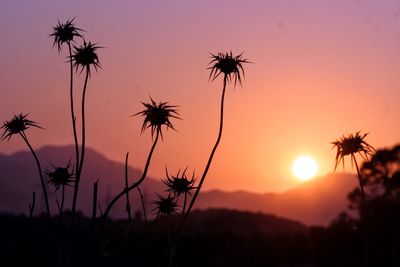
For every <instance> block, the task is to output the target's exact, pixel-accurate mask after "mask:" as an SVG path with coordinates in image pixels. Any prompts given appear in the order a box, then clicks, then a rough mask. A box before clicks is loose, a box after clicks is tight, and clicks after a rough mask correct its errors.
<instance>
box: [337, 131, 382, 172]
mask: <svg viewBox="0 0 400 267" xmlns="http://www.w3.org/2000/svg"><path fill="white" fill-rule="evenodd" d="M367 135H368V133H365V134H361V132H360V131H358V132H356V133H355V134H348V135H344V136H342V137H341V138H339V139H338V140H336V141H334V142H332V144H333V147H334V148H336V158H335V170H336V168H337V167H338V166H339V165H340V163H342V164H343V167H344V157H345V156H352V157H353V160H354V156H355V155H356V154H358V155H360V156H361V157H362V158H363V159H364V160H365V161H367V160H368V158H369V157H370V156H371V155H372V153H373V152H374V151H375V149H374V148H373V147H372V146H371V145H370V144H368V143H367V142H366V141H365V138H366V137H367Z"/></svg>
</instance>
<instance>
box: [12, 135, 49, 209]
mask: <svg viewBox="0 0 400 267" xmlns="http://www.w3.org/2000/svg"><path fill="white" fill-rule="evenodd" d="M19 134H20V136H21V137H22V139H24V141H25V143H26V145H27V146H28V147H29V149H30V151H31V152H32V155H33V157H34V158H35V162H36V165H37V168H38V172H39V177H40V182H41V185H42V190H43V195H44V201H45V204H46V212H47V216H48V217H50V216H51V214H50V206H49V198H48V195H47V189H46V184H45V183H44V179H43V173H42V167H41V166H40V161H39V158H38V157H37V155H36V153H35V150H33V148H32V146H31V144H30V143H29V140H28V137H27V136H26V135H25V133H24V132H19Z"/></svg>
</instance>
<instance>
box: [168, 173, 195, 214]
mask: <svg viewBox="0 0 400 267" xmlns="http://www.w3.org/2000/svg"><path fill="white" fill-rule="evenodd" d="M186 170H187V168H186V169H185V170H184V171H183V172H182V174H180V170H179V171H178V173H177V174H176V175H175V176H173V175H171V176H170V175H169V174H168V169H167V168H165V172H166V175H167V178H166V179H165V180H162V181H163V183H164V184H165V185H166V186H167V187H168V189H167V191H168V192H170V193H173V194H174V195H175V197H176V198H178V197H179V196H180V195H182V194H183V195H184V200H183V207H182V215H184V214H185V210H186V201H187V196H188V195H191V194H192V192H191V191H192V190H193V189H196V187H195V186H194V184H195V182H196V181H195V180H196V179H195V178H194V172H193V174H192V178H190V179H188V178H187V176H186Z"/></svg>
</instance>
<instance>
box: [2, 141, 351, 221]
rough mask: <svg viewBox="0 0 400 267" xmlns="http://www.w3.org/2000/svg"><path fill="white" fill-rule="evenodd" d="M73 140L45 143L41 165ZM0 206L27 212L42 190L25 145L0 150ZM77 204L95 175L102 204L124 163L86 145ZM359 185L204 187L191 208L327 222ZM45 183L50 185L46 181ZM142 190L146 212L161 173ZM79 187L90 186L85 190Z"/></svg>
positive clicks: (342, 179)
mask: <svg viewBox="0 0 400 267" xmlns="http://www.w3.org/2000/svg"><path fill="white" fill-rule="evenodd" d="M73 151H74V150H73V146H71V145H66V146H44V147H42V148H40V149H38V150H37V154H38V156H39V159H41V160H42V167H43V169H44V170H46V169H47V168H50V167H51V164H54V165H56V166H57V165H58V164H59V166H65V165H66V164H67V163H68V161H69V160H71V155H74V152H73ZM0 170H1V173H0V212H12V213H25V214H26V213H27V211H28V204H29V203H30V201H31V198H32V191H36V194H37V196H41V189H40V181H39V178H38V175H37V169H36V166H35V164H34V161H33V158H32V155H30V152H29V151H18V152H15V153H13V154H11V155H5V154H1V153H0ZM82 174H83V175H82V180H81V187H80V192H81V194H80V195H79V198H78V202H79V203H78V204H79V205H78V209H80V210H82V211H83V212H84V213H85V214H87V215H88V214H90V211H91V205H92V204H91V201H92V200H91V196H92V191H93V183H94V182H95V181H97V180H99V204H100V206H102V207H103V209H104V206H105V205H106V203H108V202H109V200H110V198H111V197H112V196H113V195H115V194H116V193H117V192H119V191H120V190H121V189H122V188H123V187H124V179H123V177H124V165H123V164H122V163H119V162H115V161H112V160H109V159H107V157H105V156H104V155H102V154H100V153H98V152H97V151H96V150H94V149H92V148H88V149H87V150H86V162H85V166H84V168H83V173H82ZM140 175H141V170H140V169H138V168H134V167H132V166H129V177H139V176H140ZM356 185H357V183H356V179H355V177H353V175H349V174H330V175H327V176H324V177H318V178H317V179H313V180H311V181H309V182H306V183H304V184H301V185H299V186H298V187H296V188H293V189H291V190H288V191H285V192H282V193H268V192H266V193H254V192H248V191H245V190H236V191H232V192H227V191H224V190H221V189H213V190H208V191H202V192H201V193H200V195H199V199H198V201H197V202H196V205H195V208H197V209H207V208H229V209H236V210H242V211H249V212H261V213H266V214H268V213H269V214H274V215H277V216H282V217H286V218H289V219H293V220H297V221H300V222H302V223H305V224H307V225H328V224H329V223H330V222H331V220H332V219H333V218H335V217H336V216H337V215H338V214H339V213H340V212H341V211H343V210H345V209H346V207H347V194H348V192H350V191H351V189H353V188H354V187H355V186H356ZM48 186H49V185H48ZM48 189H49V195H50V200H51V202H53V205H52V213H53V214H55V213H56V212H57V210H56V205H55V204H54V203H55V198H56V197H57V194H58V192H55V191H54V189H53V188H52V187H50V186H49V187H48ZM66 191H67V198H66V202H65V203H66V207H67V208H69V207H68V204H69V203H70V201H71V195H72V187H69V188H67V190H66ZM142 191H143V192H144V195H145V203H146V207H147V212H148V213H149V212H150V211H151V210H152V209H153V208H152V207H150V205H151V202H152V200H153V199H154V198H155V194H154V193H155V192H159V193H160V192H164V191H165V185H164V184H163V183H162V181H161V179H156V178H154V177H147V178H146V180H145V181H144V183H143V186H142ZM82 192H88V193H86V194H83V193H82ZM130 196H131V199H132V202H133V205H135V206H137V207H139V206H140V205H136V204H135V203H137V204H138V203H139V201H140V200H139V195H138V193H137V191H132V192H131V193H130ZM124 201H125V200H122V199H121V201H119V202H118V204H117V205H116V206H115V208H114V209H113V212H112V214H111V215H112V216H113V217H124V216H126V211H125V203H124ZM42 202H43V201H42V200H41V199H40V198H39V199H38V204H39V205H38V207H39V208H40V209H42V208H43V203H42Z"/></svg>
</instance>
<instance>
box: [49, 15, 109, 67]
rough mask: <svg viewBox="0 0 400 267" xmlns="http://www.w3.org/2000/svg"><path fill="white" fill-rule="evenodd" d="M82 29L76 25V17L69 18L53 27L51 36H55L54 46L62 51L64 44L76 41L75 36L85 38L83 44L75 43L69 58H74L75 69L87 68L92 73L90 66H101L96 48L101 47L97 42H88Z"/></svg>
mask: <svg viewBox="0 0 400 267" xmlns="http://www.w3.org/2000/svg"><path fill="white" fill-rule="evenodd" d="M81 32H83V30H82V29H79V28H77V27H75V23H74V19H72V20H67V21H66V22H65V23H60V22H58V24H57V26H55V27H53V32H52V33H51V34H50V37H53V38H54V43H53V47H54V46H57V49H58V51H59V52H61V49H62V46H63V45H64V44H69V45H70V44H72V43H76V41H75V38H76V37H78V38H80V39H82V40H83V44H82V45H81V46H75V45H74V53H73V55H72V56H71V58H70V59H69V60H72V62H73V64H74V67H75V69H76V70H77V71H78V69H81V71H82V70H84V69H87V70H88V72H89V74H90V67H91V66H93V67H94V68H95V69H96V70H97V68H98V67H100V62H99V58H98V56H97V53H96V50H97V49H99V48H101V47H99V46H98V45H97V44H96V43H91V42H90V41H89V42H86V40H85V38H84V37H83V35H82V34H81Z"/></svg>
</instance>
